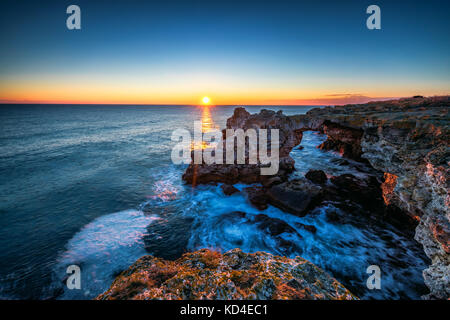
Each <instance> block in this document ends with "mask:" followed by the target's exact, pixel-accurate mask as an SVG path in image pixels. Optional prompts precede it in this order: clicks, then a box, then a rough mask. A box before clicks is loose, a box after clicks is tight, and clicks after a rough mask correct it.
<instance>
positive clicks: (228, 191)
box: [220, 183, 239, 196]
mask: <svg viewBox="0 0 450 320" xmlns="http://www.w3.org/2000/svg"><path fill="white" fill-rule="evenodd" d="M220 187H221V188H222V191H223V193H224V194H225V195H227V196H230V195H232V194H233V193H236V192H239V190H238V189H236V188H235V187H234V186H233V185H231V184H225V183H224V184H223V185H221V186H220Z"/></svg>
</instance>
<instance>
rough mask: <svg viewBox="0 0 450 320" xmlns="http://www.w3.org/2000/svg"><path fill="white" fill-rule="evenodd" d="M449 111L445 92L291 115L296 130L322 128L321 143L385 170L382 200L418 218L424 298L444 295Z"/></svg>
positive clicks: (447, 289) (449, 270)
mask: <svg viewBox="0 0 450 320" xmlns="http://www.w3.org/2000/svg"><path fill="white" fill-rule="evenodd" d="M449 110H450V97H449V96H445V97H431V98H423V97H416V98H408V99H400V100H392V101H379V102H371V103H367V104H363V105H346V106H337V107H326V108H315V109H312V110H310V111H309V112H307V114H306V115H298V116H293V117H291V118H292V119H293V120H294V121H295V122H296V123H297V129H300V130H308V129H309V130H319V131H322V132H325V133H327V134H328V140H327V141H326V142H325V143H324V144H323V145H322V147H323V148H325V149H332V150H336V151H339V152H341V153H342V154H343V155H344V156H345V155H346V156H348V157H350V158H353V159H357V158H358V157H361V158H363V159H366V160H367V161H368V162H369V163H370V164H371V165H372V166H373V167H374V168H375V169H377V170H379V171H381V172H383V173H385V184H383V186H382V189H383V197H384V199H385V200H386V201H387V203H389V204H392V205H395V206H398V207H399V208H401V209H403V210H404V211H405V212H407V213H409V214H410V215H411V216H412V217H414V218H415V219H416V220H418V221H420V222H419V225H418V227H417V229H416V235H415V238H416V240H417V241H419V242H420V243H421V244H422V245H423V247H424V250H425V253H426V254H427V255H428V257H429V258H430V259H431V260H432V265H431V266H430V267H429V268H428V269H426V270H425V271H424V279H425V283H426V285H427V286H428V287H429V288H430V291H431V292H430V294H429V295H428V296H426V297H424V298H439V299H448V298H450V251H449V244H450V242H449V241H450V240H449V239H450V237H449V230H450V211H449V204H450V196H449V164H450V121H449V120H450V118H449ZM358 132H359V133H361V134H360V137H359V134H357V133H358ZM358 143H359V144H360V145H358Z"/></svg>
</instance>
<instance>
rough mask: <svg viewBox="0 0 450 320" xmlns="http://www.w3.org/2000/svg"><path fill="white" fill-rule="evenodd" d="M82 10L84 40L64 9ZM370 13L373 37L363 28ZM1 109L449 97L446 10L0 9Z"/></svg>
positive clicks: (312, 5) (171, 5)
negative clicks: (376, 13)
mask: <svg viewBox="0 0 450 320" xmlns="http://www.w3.org/2000/svg"><path fill="white" fill-rule="evenodd" d="M70 4H77V5H79V6H80V8H81V16H82V19H81V25H82V29H81V30H68V29H67V28H66V18H67V16H68V15H67V14H66V8H67V6H69V5H70ZM370 4H377V5H378V6H379V7H380V8H381V26H382V29H381V30H368V29H367V28H366V23H365V22H366V19H367V17H368V15H367V14H366V13H365V10H366V8H367V7H368V6H369V5H370ZM0 7H1V8H0V24H1V25H0V30H1V31H0V35H1V42H2V50H1V51H0V99H2V100H3V101H19V102H20V101H27V102H33V101H36V102H42V101H45V102H52V101H54V102H86V103H89V102H96V103H98V102H105V103H114V102H117V103H195V102H196V101H197V100H196V99H199V98H200V97H201V96H203V95H208V96H211V98H212V101H213V102H216V103H223V104H228V103H230V104H238V103H244V104H245V103H255V104H263V103H265V102H267V103H269V104H271V103H277V102H282V101H285V102H286V103H290V102H294V103H296V102H298V103H300V104H302V102H308V101H309V102H310V101H312V100H317V101H319V102H320V100H321V99H325V100H327V99H328V100H329V99H331V100H333V99H335V98H336V97H338V96H339V97H344V98H346V99H347V98H348V97H350V96H357V97H359V96H362V97H378V98H383V97H399V96H407V95H412V94H423V95H436V94H448V93H449V89H450V59H449V52H450V50H449V49H450V48H449V47H450V39H449V30H450V20H449V19H448V16H449V14H450V10H449V9H450V3H449V2H448V1H395V2H394V1H375V2H372V1H371V2H368V1H343V3H341V2H340V1H329V2H327V1H285V2H284V1H276V2H275V1H274V2H269V1H224V2H221V1H158V2H152V1H96V0H91V1H9V0H7V1H5V0H3V1H2V2H1V3H0Z"/></svg>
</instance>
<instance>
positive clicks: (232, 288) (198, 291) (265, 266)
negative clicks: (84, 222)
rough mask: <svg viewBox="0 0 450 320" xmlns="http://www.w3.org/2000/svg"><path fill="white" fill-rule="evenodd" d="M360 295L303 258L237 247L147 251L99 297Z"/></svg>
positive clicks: (334, 297) (341, 297) (347, 297)
mask: <svg viewBox="0 0 450 320" xmlns="http://www.w3.org/2000/svg"><path fill="white" fill-rule="evenodd" d="M117 299H127V300H128V299H130V300H149V299H164V300H180V299H188V300H198V299H214V300H234V299H238V300H241V299H245V300H253V299H261V300H265V299H278V300H286V299H289V300H293V299H296V300H297V299H318V300H325V299H331V300H355V299H357V298H356V297H355V296H354V295H353V294H352V293H351V292H350V291H348V290H347V289H346V288H344V286H342V284H340V283H339V282H338V281H337V280H336V279H334V278H332V277H330V276H329V275H328V274H327V273H326V272H324V271H322V270H321V269H319V268H317V267H316V266H315V265H313V264H312V263H310V262H309V261H306V260H304V259H302V258H300V257H297V258H295V259H288V258H285V257H280V256H274V255H272V254H269V253H266V252H256V253H254V254H247V253H244V252H242V251H241V250H240V249H234V250H231V251H228V252H226V253H224V254H220V253H218V252H215V251H211V250H208V249H202V250H199V251H196V252H191V253H186V254H184V255H183V256H182V257H181V258H179V259H177V260H176V261H167V260H163V259H160V258H156V257H153V256H144V257H142V258H141V259H139V260H138V261H136V262H135V263H134V264H133V265H132V266H131V267H130V268H129V269H128V270H126V271H124V272H122V273H121V274H120V275H119V276H118V277H117V278H116V280H114V282H113V284H112V285H111V287H110V289H109V290H107V291H106V292H105V293H103V294H101V295H100V296H98V297H97V300H117Z"/></svg>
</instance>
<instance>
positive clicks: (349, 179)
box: [329, 174, 384, 210]
mask: <svg viewBox="0 0 450 320" xmlns="http://www.w3.org/2000/svg"><path fill="white" fill-rule="evenodd" d="M330 181H331V183H332V184H333V185H334V186H336V188H335V192H336V193H337V194H339V195H340V197H341V198H342V199H350V200H353V201H354V202H356V203H359V204H361V205H362V206H364V207H367V208H369V209H372V210H377V209H381V207H384V206H383V205H384V202H383V198H382V192H381V186H380V182H379V181H378V180H377V179H376V177H374V176H368V177H367V178H366V179H362V178H357V177H355V176H354V175H352V174H342V175H340V176H336V177H331V178H330ZM329 194H331V193H329ZM331 200H334V199H331Z"/></svg>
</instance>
